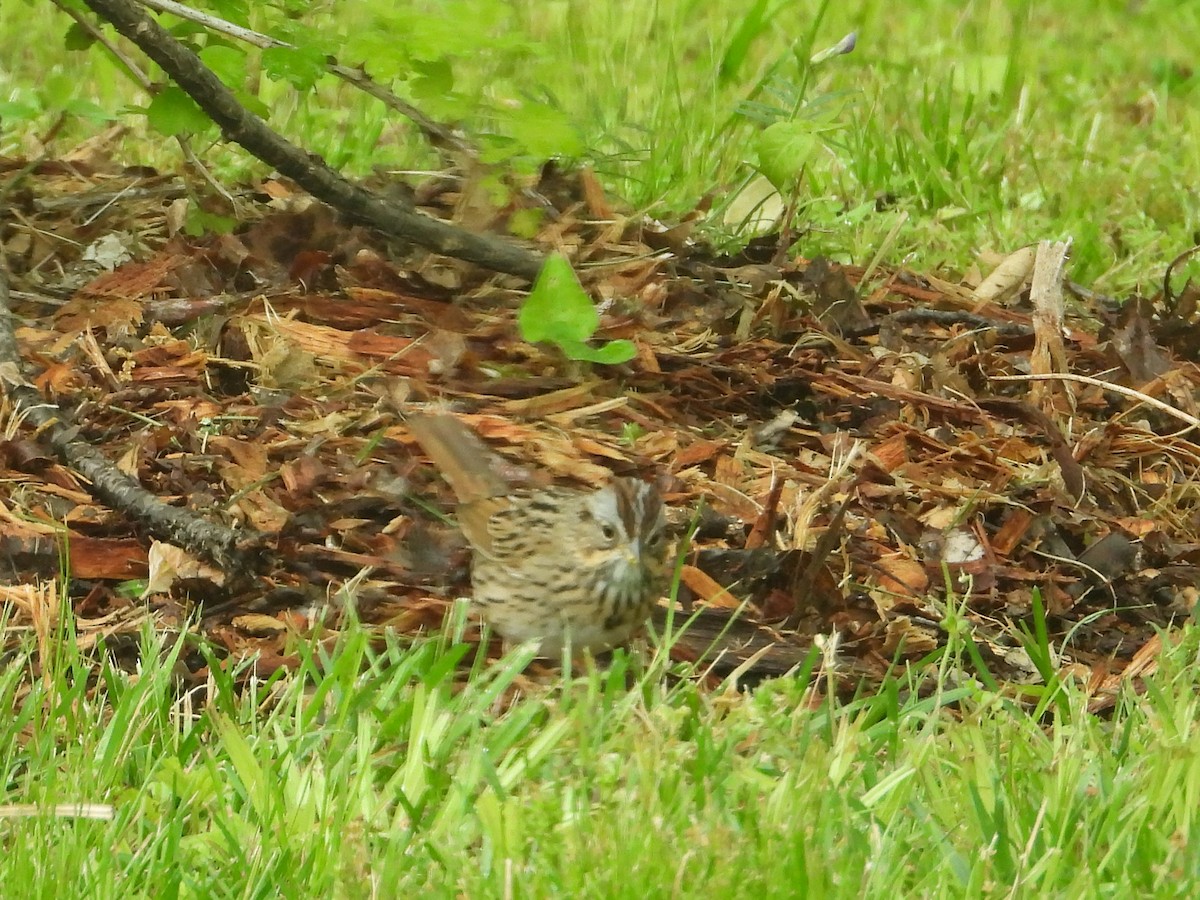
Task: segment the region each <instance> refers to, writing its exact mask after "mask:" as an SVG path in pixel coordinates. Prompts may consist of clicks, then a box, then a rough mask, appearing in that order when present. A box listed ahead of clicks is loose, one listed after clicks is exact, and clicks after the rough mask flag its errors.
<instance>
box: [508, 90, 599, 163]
mask: <svg viewBox="0 0 1200 900" xmlns="http://www.w3.org/2000/svg"><path fill="white" fill-rule="evenodd" d="M508 120H509V123H510V129H511V132H512V134H513V136H514V137H515V138H516V139H517V140H518V141H520V142H521V144H523V145H524V147H525V151H526V152H527V153H529V154H531V155H533V156H537V157H539V158H542V159H547V158H549V157H552V156H580V155H581V154H582V153H583V152H584V150H585V149H586V144H585V143H584V140H583V138H582V137H580V135H579V131H578V130H577V129H576V128H575V125H574V124H573V123H572V122H571V119H570V117H569V116H568V115H567V114H566V113H565V112H563V111H562V110H561V109H555V108H554V107H553V106H547V105H546V104H544V103H526V104H525V105H523V106H521V107H520V108H518V109H515V110H513V111H512V112H511V113H510V114H509V115H508Z"/></svg>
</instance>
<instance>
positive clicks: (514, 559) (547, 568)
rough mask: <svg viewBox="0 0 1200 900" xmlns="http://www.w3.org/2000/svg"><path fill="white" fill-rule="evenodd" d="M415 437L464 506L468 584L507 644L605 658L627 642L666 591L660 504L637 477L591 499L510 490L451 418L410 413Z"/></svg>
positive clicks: (573, 493)
mask: <svg viewBox="0 0 1200 900" xmlns="http://www.w3.org/2000/svg"><path fill="white" fill-rule="evenodd" d="M408 425H409V429H410V431H411V432H412V434H413V436H414V437H415V438H416V439H417V441H418V442H419V443H420V444H421V447H422V448H423V449H424V450H425V452H426V454H428V456H429V457H430V459H432V460H433V462H434V464H435V465H437V467H438V470H439V471H440V472H441V473H442V474H443V475H444V476H445V477H446V480H447V481H449V482H450V486H451V487H452V488H453V489H454V493H455V495H456V496H457V497H458V500H459V507H458V520H459V524H460V525H461V527H462V530H463V533H464V534H465V535H466V537H467V540H468V542H470V544H471V548H472V550H473V551H474V553H473V563H472V569H471V582H472V584H473V586H474V589H475V602H476V603H478V604H479V606H480V609H481V611H482V613H483V616H484V618H485V619H487V620H488V622H490V623H491V625H492V627H494V628H495V629H496V631H498V632H499V633H500V635H501V636H502V637H503V638H505V639H506V640H508V641H526V640H531V639H534V638H537V639H540V640H541V653H542V654H543V655H549V656H553V655H557V654H559V653H560V652H561V651H562V648H563V646H564V645H567V644H569V645H570V646H571V647H572V648H573V649H583V648H588V649H591V650H604V649H607V648H609V647H612V646H614V645H616V644H620V643H621V642H623V641H625V640H628V639H629V637H630V636H632V635H633V634H634V632H636V631H637V630H638V628H640V627H641V625H642V624H643V623H644V622H645V621H646V618H647V617H648V616H649V615H650V608H651V607H652V606H653V605H654V601H655V598H656V597H657V596H658V595H659V592H660V591H661V590H662V589H663V588H664V587H665V583H666V577H665V576H666V557H667V538H666V533H665V524H666V522H665V519H664V517H663V505H662V500H661V499H660V498H659V496H658V492H657V491H655V489H654V488H653V487H651V486H650V485H648V484H645V483H644V482H641V481H638V480H637V479H634V478H614V479H613V480H612V481H611V482H610V483H609V484H608V485H607V486H605V487H602V488H600V489H598V490H593V491H580V490H571V489H568V488H545V489H541V490H536V489H535V490H528V489H518V490H514V489H511V488H509V486H508V485H507V483H505V482H504V481H503V479H501V478H500V477H499V476H498V475H497V474H496V473H495V471H494V468H493V464H492V459H494V457H493V455H492V454H491V452H490V451H489V450H488V449H487V448H486V447H485V446H484V445H483V443H482V442H481V441H480V440H479V439H478V438H477V437H476V436H475V434H474V432H472V431H471V430H470V429H468V428H467V427H466V426H465V425H463V424H462V423H461V422H460V421H459V420H458V419H455V418H453V417H452V416H449V415H432V416H430V415H410V416H409V418H408Z"/></svg>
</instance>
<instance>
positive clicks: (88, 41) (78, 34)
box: [63, 22, 96, 50]
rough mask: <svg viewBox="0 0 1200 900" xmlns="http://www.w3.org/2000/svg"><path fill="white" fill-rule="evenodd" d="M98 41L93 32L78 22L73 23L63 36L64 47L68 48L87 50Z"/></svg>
mask: <svg viewBox="0 0 1200 900" xmlns="http://www.w3.org/2000/svg"><path fill="white" fill-rule="evenodd" d="M94 43H96V39H95V38H94V37H93V36H92V34H91V32H89V31H87V30H86V29H85V28H84V27H83V26H82V25H80V24H79V23H78V22H74V23H72V25H71V27H70V28H68V29H67V33H66V36H65V37H64V38H63V48H64V49H66V50H86V49H88V48H89V47H91V46H92V44H94Z"/></svg>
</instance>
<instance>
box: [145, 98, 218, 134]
mask: <svg viewBox="0 0 1200 900" xmlns="http://www.w3.org/2000/svg"><path fill="white" fill-rule="evenodd" d="M145 113H146V120H147V121H148V122H149V123H150V127H151V128H153V129H154V130H155V131H157V132H158V133H159V134H165V135H167V136H168V137H173V136H175V135H177V134H187V133H192V134H194V133H196V132H200V131H203V130H204V129H205V128H207V127H208V126H209V125H210V124H212V122H211V120H210V119H209V118H208V116H207V115H205V114H204V110H202V109H201V108H200V107H199V106H197V105H196V101H195V100H193V99H192V98H191V97H189V96H188V95H187V94H185V93H184V92H183V90H182V89H181V88H177V87H174V86H171V87H165V88H163V89H162V90H161V91H159V92H158V93H157V94H155V95H154V99H152V100H151V101H150V105H149V106H147V107H146V109H145Z"/></svg>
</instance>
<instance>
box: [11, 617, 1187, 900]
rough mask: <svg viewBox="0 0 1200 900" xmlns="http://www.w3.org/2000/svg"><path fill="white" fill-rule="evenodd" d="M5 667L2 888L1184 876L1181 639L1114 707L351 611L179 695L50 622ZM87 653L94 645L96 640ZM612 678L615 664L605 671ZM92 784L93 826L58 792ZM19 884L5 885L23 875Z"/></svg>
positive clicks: (641, 887)
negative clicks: (1107, 715) (529, 650)
mask: <svg viewBox="0 0 1200 900" xmlns="http://www.w3.org/2000/svg"><path fill="white" fill-rule="evenodd" d="M62 638H63V639H62V641H61V642H60V643H58V644H57V647H58V650H57V652H56V653H54V654H53V658H52V659H50V660H49V661H48V665H47V667H46V671H45V673H44V677H42V678H40V679H34V680H32V681H30V680H29V679H28V678H27V677H26V668H25V667H26V666H28V665H29V664H30V662H31V660H30V658H29V657H28V656H25V655H23V654H22V655H18V656H16V657H13V658H10V659H9V661H8V662H7V664H6V666H5V668H4V671H3V673H2V674H0V708H4V709H5V710H7V711H8V713H7V714H6V715H5V716H4V717H3V719H0V748H2V750H0V752H2V754H3V757H2V760H3V767H4V769H3V770H4V772H5V774H6V782H7V791H6V793H7V801H8V802H12V803H23V804H32V805H33V806H34V807H35V808H39V809H40V810H41V814H39V815H35V816H32V817H10V818H4V819H2V820H0V827H2V828H3V834H4V839H3V843H4V847H5V850H6V852H5V853H4V854H2V855H0V879H2V882H3V883H4V884H5V885H6V889H5V894H6V896H83V895H86V896H97V897H107V896H112V897H118V896H179V895H182V896H279V895H282V896H368V895H376V894H382V895H386V896H403V895H405V894H407V893H410V892H414V891H418V892H429V891H433V892H435V893H436V894H437V895H441V896H446V895H450V894H454V893H458V894H465V895H467V896H590V897H609V896H638V897H645V896H650V897H658V896H680V895H683V896H746V897H751V896H753V897H763V896H768V897H769V896H825V895H831V896H880V897H885V896H886V897H890V896H896V895H902V896H931V897H932V896H945V897H963V896H1000V895H1009V896H1011V895H1021V896H1038V895H1053V896H1105V895H1114V896H1131V895H1154V896H1191V895H1194V891H1195V886H1196V884H1197V881H1198V879H1197V875H1198V874H1200V872H1198V867H1200V831H1198V826H1200V812H1198V811H1200V802H1198V801H1200V749H1198V748H1200V740H1198V738H1200V734H1198V733H1197V729H1198V726H1200V723H1198V721H1197V719H1198V714H1200V710H1198V706H1200V699H1198V698H1200V691H1198V688H1200V677H1198V670H1197V667H1196V665H1195V661H1196V654H1197V651H1198V649H1200V632H1197V631H1195V630H1191V629H1189V630H1186V631H1185V632H1184V633H1183V634H1182V635H1181V641H1180V643H1179V645H1178V646H1176V647H1175V648H1174V649H1173V650H1172V651H1171V652H1169V653H1168V654H1166V657H1165V659H1164V665H1163V669H1162V671H1160V672H1159V673H1158V674H1156V675H1154V676H1153V677H1151V678H1150V679H1149V681H1148V683H1147V685H1146V692H1145V695H1144V696H1142V697H1135V696H1133V695H1132V694H1130V695H1127V696H1125V697H1123V698H1122V699H1121V701H1120V702H1119V703H1118V705H1117V708H1116V711H1115V714H1114V715H1113V716H1112V718H1111V720H1100V719H1098V718H1096V717H1094V716H1092V715H1089V714H1088V713H1087V712H1086V711H1085V706H1086V697H1085V696H1084V694H1083V692H1082V691H1080V690H1079V689H1078V687H1076V686H1073V685H1070V684H1065V685H1060V686H1059V687H1057V688H1056V689H1055V690H1056V692H1057V693H1058V695H1059V696H1058V698H1057V699H1056V700H1055V702H1054V703H1053V704H1052V706H1053V709H1054V713H1053V714H1052V715H1051V714H1047V715H1046V716H1045V717H1043V719H1042V720H1041V721H1039V720H1038V719H1037V718H1036V717H1034V716H1031V715H1030V714H1029V712H1028V710H1027V709H1026V708H1022V707H1020V706H1018V705H1017V704H1016V703H1014V702H1013V700H1012V699H1009V698H1006V697H1004V696H1002V695H1000V694H996V693H993V692H989V691H986V690H984V689H983V688H981V687H979V686H978V685H975V684H972V683H969V682H964V683H962V684H960V685H959V686H957V687H949V686H948V683H947V682H942V684H943V688H942V689H939V690H936V691H935V692H933V693H932V694H930V695H929V696H924V697H921V696H918V695H916V694H915V693H912V692H909V691H908V690H907V687H908V683H907V679H906V678H905V677H904V676H903V675H901V676H900V677H899V678H898V679H896V680H893V681H890V682H889V683H888V684H887V685H885V687H884V688H883V689H882V690H881V691H880V692H879V693H878V694H876V695H873V696H869V697H863V698H861V699H858V700H855V701H852V702H847V703H838V702H828V701H820V700H814V699H813V697H814V694H813V693H812V692H811V691H810V689H809V688H810V687H811V686H810V685H807V684H805V683H803V682H802V681H801V680H800V679H791V678H785V679H780V680H778V681H775V682H772V683H769V684H766V685H763V686H760V687H759V688H758V689H757V690H756V691H754V692H753V693H739V692H738V691H736V690H735V689H734V688H733V687H732V686H726V689H723V690H717V691H715V692H712V691H704V690H701V689H700V688H698V687H697V686H696V685H695V683H694V682H692V681H688V680H682V681H679V680H675V679H670V680H668V679H667V678H664V675H665V673H664V672H663V671H662V669H661V668H660V667H659V663H658V662H657V661H651V662H650V663H649V664H648V666H647V667H645V668H642V666H641V664H640V663H637V662H636V660H635V661H633V662H632V663H631V660H630V659H628V658H624V657H621V658H619V659H618V660H617V661H616V663H615V664H614V666H613V667H612V668H611V669H609V670H607V671H596V670H591V671H587V672H583V673H580V674H576V675H575V676H574V677H568V676H564V677H563V679H562V680H561V682H560V683H558V684H551V685H549V686H547V687H545V688H542V689H535V690H532V691H529V690H527V691H525V692H523V693H522V694H521V695H520V696H519V697H516V698H515V699H514V695H513V694H512V693H511V685H512V682H513V679H514V677H515V675H516V673H517V672H518V671H519V669H520V668H521V665H522V663H523V662H525V661H526V660H525V659H523V658H517V659H511V660H508V661H507V662H504V663H500V664H497V665H494V666H492V667H489V668H487V669H477V670H476V671H475V672H474V673H473V675H472V677H471V678H470V679H469V681H468V682H467V683H466V684H465V686H463V685H459V686H457V687H456V686H455V684H454V681H455V678H454V674H453V673H454V671H455V668H456V666H457V665H458V663H459V662H460V661H461V659H462V654H463V652H464V651H465V650H466V648H465V647H463V646H461V645H456V644H454V643H452V642H448V641H441V642H439V641H427V642H424V643H418V644H417V645H415V646H412V647H402V646H400V645H399V644H396V643H390V644H388V646H386V647H385V648H383V649H382V650H379V651H372V650H371V649H370V646H369V640H368V636H367V635H366V634H365V633H364V632H361V631H351V632H349V633H348V634H347V635H346V636H344V638H343V639H342V640H341V642H340V643H339V645H338V646H337V647H336V648H335V649H333V650H332V651H331V652H329V653H327V654H317V653H315V652H312V651H309V652H308V653H307V654H306V655H305V659H304V662H303V664H302V665H301V667H300V670H299V672H298V673H297V675H296V677H292V678H276V679H271V680H267V681H265V682H255V681H254V680H252V679H251V680H250V681H249V683H248V685H246V686H244V687H241V688H239V687H238V686H237V684H235V680H234V678H233V677H232V676H231V675H230V674H222V673H221V672H220V670H219V668H217V667H214V668H213V670H212V671H213V672H214V675H213V677H212V678H211V679H210V680H209V682H208V683H207V685H206V686H204V687H203V688H201V689H196V690H194V691H193V692H190V693H184V692H183V691H182V690H181V685H180V684H179V683H178V682H177V680H176V677H175V675H174V674H173V663H174V662H175V659H176V656H177V654H178V650H179V648H181V647H183V646H184V645H185V643H186V644H188V645H189V646H190V645H191V644H192V643H193V642H192V641H191V640H190V639H189V640H188V641H179V642H176V643H175V645H174V646H175V650H173V651H165V650H164V649H163V646H162V645H161V643H159V642H158V641H157V639H155V638H154V637H153V636H150V635H147V636H146V638H145V640H144V646H143V651H142V652H143V654H144V661H145V662H144V666H143V668H142V671H140V672H139V673H138V674H137V675H136V676H132V675H129V674H126V673H124V672H122V671H120V670H119V669H118V668H116V667H115V666H104V667H103V670H102V672H101V675H100V677H99V679H98V681H96V682H94V683H92V684H91V685H90V686H89V679H88V673H89V671H90V670H91V669H92V664H93V659H91V658H90V657H88V656H86V655H84V654H82V653H80V652H78V651H76V650H75V649H74V643H73V639H72V637H71V635H70V633H69V631H68V633H66V634H65V635H63V636H62ZM101 656H103V654H101ZM627 678H632V679H633V682H632V686H627ZM63 803H97V804H110V805H111V807H112V810H113V818H112V819H111V820H110V821H92V820H83V819H74V818H69V817H62V816H55V815H54V814H52V813H51V811H50V809H51V807H52V806H53V805H54V804H63ZM16 886H22V887H21V888H17V887H16Z"/></svg>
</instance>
